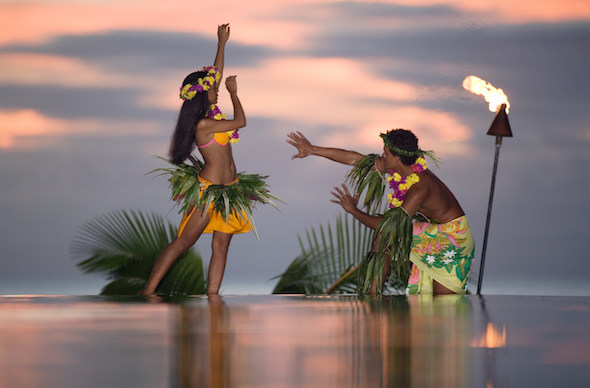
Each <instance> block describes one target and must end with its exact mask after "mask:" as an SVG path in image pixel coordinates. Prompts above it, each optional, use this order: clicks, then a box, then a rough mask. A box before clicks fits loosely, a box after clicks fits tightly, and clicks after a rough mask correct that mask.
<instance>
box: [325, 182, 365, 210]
mask: <svg viewBox="0 0 590 388" xmlns="http://www.w3.org/2000/svg"><path fill="white" fill-rule="evenodd" d="M331 193H332V195H333V196H334V199H331V200H330V202H334V203H337V204H338V205H340V206H342V208H343V209H344V210H346V211H347V212H348V213H352V212H353V211H355V210H357V204H358V202H359V196H358V194H356V195H354V196H353V195H352V194H350V191H349V190H348V187H346V185H342V188H340V187H338V186H334V191H332V192H331Z"/></svg>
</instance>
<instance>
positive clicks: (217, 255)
mask: <svg viewBox="0 0 590 388" xmlns="http://www.w3.org/2000/svg"><path fill="white" fill-rule="evenodd" d="M232 237H233V234H227V233H222V232H217V231H215V232H213V239H212V241H211V261H210V262H209V275H208V277H207V295H217V294H219V288H220V287H221V281H222V280H223V273H224V272H225V263H226V261H227V252H228V250H229V243H230V242H231V238H232Z"/></svg>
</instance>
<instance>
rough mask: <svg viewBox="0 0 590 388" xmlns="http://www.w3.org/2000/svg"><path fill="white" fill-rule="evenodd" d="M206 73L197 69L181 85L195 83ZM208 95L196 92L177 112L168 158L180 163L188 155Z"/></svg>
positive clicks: (192, 145) (207, 105)
mask: <svg viewBox="0 0 590 388" xmlns="http://www.w3.org/2000/svg"><path fill="white" fill-rule="evenodd" d="M206 75H207V73H206V72H204V71H197V72H194V73H191V74H189V75H187V76H186V78H185V79H184V81H182V85H183V86H184V85H186V84H192V85H194V84H196V83H197V80H198V79H199V78H203V77H205V76H206ZM210 105H211V104H210V103H209V96H208V95H207V92H201V93H197V94H196V95H195V96H194V97H193V98H192V100H185V101H184V102H183V103H182V107H181V108H180V113H179V114H178V121H177V122H176V128H175V129H174V134H172V139H171V141H170V151H169V156H170V160H171V161H172V163H174V164H180V163H182V162H184V161H185V160H186V158H188V157H189V155H190V154H191V152H193V149H194V148H195V134H196V131H197V125H198V124H199V121H201V119H202V118H204V117H205V116H206V114H207V111H208V110H209V106H210Z"/></svg>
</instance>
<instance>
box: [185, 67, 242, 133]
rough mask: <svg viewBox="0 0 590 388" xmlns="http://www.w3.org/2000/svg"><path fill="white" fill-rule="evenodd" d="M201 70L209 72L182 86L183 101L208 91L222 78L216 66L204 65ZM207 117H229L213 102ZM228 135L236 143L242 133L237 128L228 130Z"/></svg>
mask: <svg viewBox="0 0 590 388" xmlns="http://www.w3.org/2000/svg"><path fill="white" fill-rule="evenodd" d="M201 71H205V72H207V75H205V76H204V77H203V78H199V79H198V80H197V83H196V84H186V85H183V86H181V87H180V98H181V99H182V100H183V101H186V100H192V99H193V98H194V97H195V96H196V95H197V93H203V92H207V91H208V90H209V89H211V88H212V87H214V86H216V85H217V84H218V83H219V81H220V79H221V73H220V72H219V70H217V68H216V67H215V66H206V67H203V69H202V70H201ZM207 118H210V119H213V120H226V119H227V117H226V116H225V114H224V113H222V112H221V110H220V109H219V107H218V106H217V105H215V104H211V106H210V107H209V111H207ZM226 133H227V135H228V136H229V142H230V143H232V144H236V143H237V142H238V141H239V140H240V135H239V133H238V130H237V129H234V130H233V131H227V132H226Z"/></svg>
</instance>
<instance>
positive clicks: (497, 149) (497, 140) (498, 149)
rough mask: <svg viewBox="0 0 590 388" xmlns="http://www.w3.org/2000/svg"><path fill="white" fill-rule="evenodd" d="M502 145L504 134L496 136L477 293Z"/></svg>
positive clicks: (481, 277)
mask: <svg viewBox="0 0 590 388" xmlns="http://www.w3.org/2000/svg"><path fill="white" fill-rule="evenodd" d="M501 146H502V136H496V153H495V156H494V169H493V171H492V184H491V187H490V199H489V201H488V215H487V216H486V228H485V232H484V235H483V246H482V248H481V265H480V267H479V279H478V280H477V295H481V284H482V281H483V270H484V267H485V264H486V248H487V246H488V233H489V230H490V217H491V216H492V203H493V202H494V189H495V187H496V171H498V159H499V157H500V147H501Z"/></svg>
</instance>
